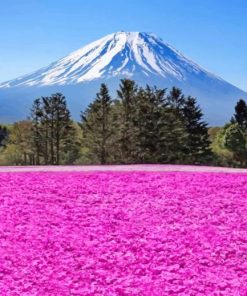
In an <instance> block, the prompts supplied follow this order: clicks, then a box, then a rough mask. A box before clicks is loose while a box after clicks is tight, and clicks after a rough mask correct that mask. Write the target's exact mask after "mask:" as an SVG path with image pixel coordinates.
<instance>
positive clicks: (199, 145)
mask: <svg viewBox="0 0 247 296" xmlns="http://www.w3.org/2000/svg"><path fill="white" fill-rule="evenodd" d="M182 113H183V119H184V123H185V128H186V131H187V134H188V137H187V141H186V145H185V147H184V148H185V149H184V151H185V154H186V156H187V161H188V162H189V163H202V162H205V161H207V160H209V157H210V156H211V150H210V141H209V135H208V127H207V124H206V122H204V121H203V120H202V118H203V113H202V110H201V109H200V107H199V106H198V105H197V104H196V99H195V98H192V97H190V96H189V97H188V98H187V99H186V100H184V106H183V109H182Z"/></svg>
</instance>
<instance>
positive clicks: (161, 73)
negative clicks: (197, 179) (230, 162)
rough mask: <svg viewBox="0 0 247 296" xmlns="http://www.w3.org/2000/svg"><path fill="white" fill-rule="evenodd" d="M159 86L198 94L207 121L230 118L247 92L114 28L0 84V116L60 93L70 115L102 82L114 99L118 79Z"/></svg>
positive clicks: (164, 47)
mask: <svg viewBox="0 0 247 296" xmlns="http://www.w3.org/2000/svg"><path fill="white" fill-rule="evenodd" d="M122 78H129V79H133V80H135V81H136V82H137V83H138V84H139V85H142V86H144V85H146V84H149V85H151V86H154V85H156V86H157V87H161V88H167V89H168V90H169V88H171V87H172V86H176V87H179V88H181V89H182V90H183V92H184V93H185V94H186V95H191V96H194V97H197V100H198V103H199V104H200V106H201V107H202V109H203V111H204V113H205V119H206V120H207V121H208V122H209V123H210V124H211V125H221V124H223V123H224V122H226V121H227V120H229V119H230V117H231V115H232V113H233V110H234V105H235V103H236V101H237V100H238V99H239V98H240V97H241V98H244V99H245V98H247V93H246V92H244V91H242V90H241V89H239V88H237V87H235V86H234V85H232V84H230V83H228V82H227V81H225V80H223V79H222V78H220V77H218V76H216V75H214V74H212V73H210V72H208V71H207V70H205V69H204V68H203V67H201V66H199V65H198V64H196V63H195V62H193V61H192V60H190V59H188V58H186V57H185V56H184V55H183V54H182V53H180V52H179V51H177V50H176V49H175V48H173V47H172V46H171V45H169V44H167V43H165V42H164V41H163V40H162V39H160V38H159V37H157V36H155V35H154V34H149V33H144V32H117V33H113V34H110V35H107V36H105V37H103V38H101V39H99V40H97V41H94V42H92V43H90V44H88V45H86V46H84V47H82V48H80V49H78V50H76V51H75V52H73V53H71V54H69V55H67V56H66V57H64V58H62V59H60V60H58V61H56V62H54V63H52V64H50V65H49V66H47V67H44V68H42V69H39V70H37V71H35V72H33V73H31V74H27V75H24V76H22V77H19V78H16V79H13V80H10V81H7V82H3V83H1V84H0V104H1V110H0V121H1V122H13V121H16V120H20V119H24V118H25V117H26V116H27V115H28V113H29V110H30V108H31V105H32V101H33V100H34V99H35V98H36V97H39V96H46V95H50V94H51V93H54V92H62V93H63V94H64V95H65V96H66V98H67V101H68V106H69V108H70V110H71V113H72V117H73V118H74V119H75V120H78V119H79V113H80V110H84V109H85V108H86V106H87V105H88V104H89V103H90V102H91V101H92V100H93V99H94V98H95V94H96V92H97V91H98V89H99V86H100V84H101V83H102V82H104V83H106V84H107V85H108V86H109V89H110V90H111V94H112V96H113V98H115V96H116V92H115V91H116V89H117V87H118V85H119V82H120V79H122Z"/></svg>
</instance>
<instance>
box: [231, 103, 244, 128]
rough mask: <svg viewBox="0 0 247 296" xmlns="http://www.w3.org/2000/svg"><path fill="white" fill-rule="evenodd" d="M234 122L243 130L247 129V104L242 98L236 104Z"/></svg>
mask: <svg viewBox="0 0 247 296" xmlns="http://www.w3.org/2000/svg"><path fill="white" fill-rule="evenodd" d="M232 122H233V123H237V124H238V125H239V127H240V128H241V129H242V131H243V132H245V133H246V131H247V104H246V102H245V101H244V100H242V99H240V100H239V101H238V102H237V104H236V106H235V113H234V115H233V118H232Z"/></svg>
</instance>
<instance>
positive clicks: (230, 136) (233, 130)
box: [224, 123, 247, 166]
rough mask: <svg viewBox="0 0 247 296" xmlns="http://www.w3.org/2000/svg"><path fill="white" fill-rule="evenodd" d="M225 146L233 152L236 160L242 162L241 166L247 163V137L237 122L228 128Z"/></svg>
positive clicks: (225, 135)
mask: <svg viewBox="0 0 247 296" xmlns="http://www.w3.org/2000/svg"><path fill="white" fill-rule="evenodd" d="M224 146H225V147H226V148H227V149H228V150H230V151H231V152H232V153H233V157H234V160H235V161H237V162H240V166H243V165H245V164H246V158H247V149H246V138H245V135H244V133H243V131H242V129H241V127H240V126H239V125H238V124H237V123H235V124H231V125H229V126H228V127H227V128H226V130H225V134H224Z"/></svg>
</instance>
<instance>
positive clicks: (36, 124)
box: [31, 98, 43, 165]
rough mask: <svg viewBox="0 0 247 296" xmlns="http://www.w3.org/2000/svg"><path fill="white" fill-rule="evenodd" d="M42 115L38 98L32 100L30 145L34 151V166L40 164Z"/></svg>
mask: <svg viewBox="0 0 247 296" xmlns="http://www.w3.org/2000/svg"><path fill="white" fill-rule="evenodd" d="M42 115H43V111H42V105H41V100H40V98H38V99H36V100H34V103H33V106H32V109H31V120H32V144H33V146H34V151H35V155H34V158H35V161H34V162H35V164H37V165H39V164H40V156H41V151H42V132H41V118H42Z"/></svg>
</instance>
